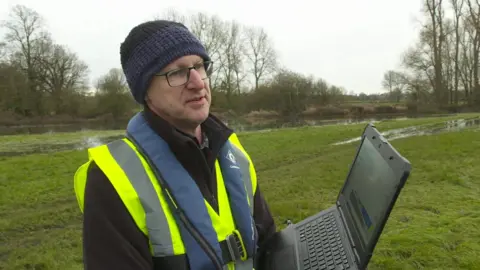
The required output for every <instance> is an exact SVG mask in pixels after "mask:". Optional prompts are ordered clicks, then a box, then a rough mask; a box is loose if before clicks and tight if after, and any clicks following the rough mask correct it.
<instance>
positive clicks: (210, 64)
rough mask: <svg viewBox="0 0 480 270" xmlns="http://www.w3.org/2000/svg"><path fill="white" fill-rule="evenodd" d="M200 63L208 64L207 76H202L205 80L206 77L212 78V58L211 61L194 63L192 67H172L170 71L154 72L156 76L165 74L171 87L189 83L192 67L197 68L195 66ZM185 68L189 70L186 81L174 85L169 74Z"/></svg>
mask: <svg viewBox="0 0 480 270" xmlns="http://www.w3.org/2000/svg"><path fill="white" fill-rule="evenodd" d="M198 64H202V65H203V66H204V67H205V66H207V67H206V68H205V73H206V77H205V78H202V80H205V79H207V78H210V76H211V75H212V73H213V61H211V60H210V61H203V62H199V63H196V64H194V65H193V66H190V67H183V68H176V69H172V70H169V71H166V72H162V73H156V74H154V76H158V77H163V76H165V78H166V79H167V83H168V85H169V86H170V87H178V86H182V85H185V84H187V83H188V82H189V81H190V73H191V71H192V69H195V67H196V66H197V65H198ZM184 69H186V70H188V72H187V79H186V81H185V82H184V83H182V84H179V85H172V84H171V83H170V80H169V79H168V76H169V75H170V74H172V73H173V72H177V71H179V70H184Z"/></svg>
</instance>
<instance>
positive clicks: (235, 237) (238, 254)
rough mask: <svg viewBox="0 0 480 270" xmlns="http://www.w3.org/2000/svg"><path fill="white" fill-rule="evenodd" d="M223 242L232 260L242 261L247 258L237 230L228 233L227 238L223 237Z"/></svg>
mask: <svg viewBox="0 0 480 270" xmlns="http://www.w3.org/2000/svg"><path fill="white" fill-rule="evenodd" d="M225 242H226V244H227V248H228V252H229V253H230V258H231V259H232V261H239V260H242V261H244V260H246V259H247V252H246V250H245V247H244V245H243V243H242V240H241V238H240V234H239V232H238V231H237V230H235V231H233V233H232V234H229V235H228V236H227V238H225Z"/></svg>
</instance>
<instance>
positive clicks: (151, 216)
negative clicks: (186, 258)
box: [107, 140, 173, 257]
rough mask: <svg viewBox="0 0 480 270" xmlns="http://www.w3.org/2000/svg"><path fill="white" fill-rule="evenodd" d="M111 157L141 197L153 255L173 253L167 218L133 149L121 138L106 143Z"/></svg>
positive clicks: (159, 255)
mask: <svg viewBox="0 0 480 270" xmlns="http://www.w3.org/2000/svg"><path fill="white" fill-rule="evenodd" d="M107 147H108V150H109V151H110V154H111V155H112V157H113V158H114V159H115V160H116V162H117V163H118V164H119V165H120V167H121V168H122V169H123V171H124V172H125V174H126V175H127V177H128V179H129V180H130V183H131V184H132V186H133V188H134V189H135V191H136V192H137V194H138V196H139V197H140V198H141V200H140V202H141V204H142V207H143V210H144V212H145V219H146V224H147V231H148V236H149V240H150V243H151V245H152V249H153V256H155V257H161V256H169V255H173V246H172V240H171V235H170V228H169V226H168V222H167V218H166V216H165V214H164V212H163V209H162V207H161V205H160V203H159V197H158V195H157V194H156V192H155V188H154V187H153V185H152V182H151V181H150V179H149V177H148V175H147V172H146V171H145V168H144V167H143V165H142V162H141V161H140V159H139V157H138V156H137V154H136V153H135V151H134V150H133V149H132V148H131V147H130V146H129V145H128V144H127V143H126V142H125V141H123V140H117V141H113V142H111V143H109V144H107Z"/></svg>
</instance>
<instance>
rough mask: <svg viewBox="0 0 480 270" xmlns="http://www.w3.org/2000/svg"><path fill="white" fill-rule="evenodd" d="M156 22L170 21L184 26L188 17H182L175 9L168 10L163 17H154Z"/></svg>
mask: <svg viewBox="0 0 480 270" xmlns="http://www.w3.org/2000/svg"><path fill="white" fill-rule="evenodd" d="M153 19H154V20H170V21H175V22H179V23H182V24H187V23H188V21H187V17H186V16H185V15H182V14H181V13H180V12H178V11H177V10H176V9H174V8H167V9H166V10H165V12H163V13H162V14H161V15H156V16H154V17H153Z"/></svg>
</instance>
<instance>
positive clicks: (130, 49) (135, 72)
mask: <svg viewBox="0 0 480 270" xmlns="http://www.w3.org/2000/svg"><path fill="white" fill-rule="evenodd" d="M185 55H198V56H200V57H202V58H203V59H204V60H205V61H209V60H210V57H209V56H208V54H207V52H206V50H205V48H204V47H203V45H202V44H201V43H200V41H199V40H198V39H197V38H196V37H195V36H194V35H193V34H192V33H191V32H190V31H189V30H188V29H187V27H185V26H184V25H183V24H181V23H177V22H173V21H167V20H155V21H149V22H145V23H142V24H139V25H137V26H136V27H134V28H133V29H132V30H131V31H130V33H129V34H128V36H127V37H126V38H125V40H124V42H123V43H122V44H121V45H120V61H121V64H122V69H123V72H124V74H125V77H126V79H127V83H128V86H129V87H130V91H131V93H132V95H133V97H134V99H135V100H136V101H137V102H138V103H140V104H145V94H146V92H147V89H148V87H149V84H150V81H151V79H152V77H153V75H154V74H155V73H158V72H159V71H160V70H162V69H163V68H164V67H165V66H167V65H168V64H170V63H171V62H173V61H174V60H176V59H178V58H180V57H182V56H185Z"/></svg>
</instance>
